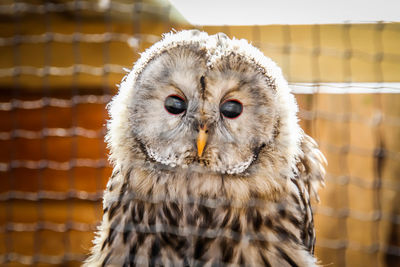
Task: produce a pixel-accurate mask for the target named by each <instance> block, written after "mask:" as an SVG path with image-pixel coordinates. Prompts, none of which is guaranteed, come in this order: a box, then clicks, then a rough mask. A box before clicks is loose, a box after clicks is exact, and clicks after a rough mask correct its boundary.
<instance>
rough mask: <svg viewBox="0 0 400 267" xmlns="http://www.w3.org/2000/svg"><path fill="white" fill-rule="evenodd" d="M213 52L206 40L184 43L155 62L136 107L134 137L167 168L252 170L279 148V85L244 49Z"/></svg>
mask: <svg viewBox="0 0 400 267" xmlns="http://www.w3.org/2000/svg"><path fill="white" fill-rule="evenodd" d="M210 38H215V39H216V41H215V44H216V47H217V46H218V45H220V46H222V43H223V42H224V40H225V38H222V39H220V38H221V36H212V37H210ZM218 42H220V44H218ZM221 42H222V43H221ZM215 49H218V47H217V48H215ZM210 57H211V56H210V53H209V51H208V50H207V48H206V46H205V45H202V44H201V43H200V44H184V45H179V46H177V47H174V48H171V49H168V50H166V51H163V52H162V53H160V54H159V55H157V56H156V57H154V58H153V59H152V60H151V61H150V62H148V63H147V65H146V66H145V68H144V69H143V71H142V72H141V73H140V75H139V76H138V77H137V80H136V82H135V84H134V88H133V91H134V94H133V97H132V99H131V100H130V102H129V105H128V110H129V120H130V124H131V125H132V128H131V130H132V136H133V138H134V139H135V140H136V141H137V142H139V143H140V146H141V148H142V151H143V153H144V154H146V156H147V157H148V158H149V159H151V160H152V161H155V162H157V163H159V165H160V166H161V167H162V166H168V168H171V167H172V168H190V169H191V170H193V171H199V172H214V173H221V174H224V173H228V174H242V173H247V172H249V171H251V169H252V166H253V165H256V164H257V158H258V156H259V154H260V153H261V152H262V150H265V149H269V150H271V149H272V147H273V146H274V138H275V137H276V136H277V134H278V131H279V129H278V127H279V122H280V119H279V113H278V110H279V108H278V104H279V103H278V99H277V94H276V88H275V87H274V86H273V85H272V82H273V81H271V79H269V78H268V77H267V76H266V75H265V74H263V73H262V71H261V70H260V68H259V67H257V66H256V64H252V63H251V62H249V61H248V60H245V59H244V57H243V56H242V55H240V54H239V53H234V52H232V53H230V54H229V55H226V56H223V57H219V58H216V59H215V58H214V59H213V62H212V64H210V60H211V58H210Z"/></svg>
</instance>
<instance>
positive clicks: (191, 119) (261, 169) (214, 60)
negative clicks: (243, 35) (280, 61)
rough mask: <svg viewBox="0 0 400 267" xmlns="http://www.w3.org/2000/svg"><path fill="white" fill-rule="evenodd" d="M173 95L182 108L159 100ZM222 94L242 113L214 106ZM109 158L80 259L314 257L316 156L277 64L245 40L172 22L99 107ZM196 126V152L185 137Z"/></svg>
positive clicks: (134, 262)
mask: <svg viewBox="0 0 400 267" xmlns="http://www.w3.org/2000/svg"><path fill="white" fill-rule="evenodd" d="M173 93H180V94H183V95H184V98H185V99H186V100H187V103H188V107H187V110H186V112H185V113H184V114H182V115H179V116H172V115H171V114H168V113H167V112H166V111H165V109H164V108H163V103H164V99H165V98H166V97H167V96H168V95H171V94H173ZM226 98H234V99H239V100H240V102H241V103H243V109H244V110H243V112H242V114H241V115H240V117H239V118H236V119H234V120H229V119H226V118H224V117H223V116H222V115H221V114H220V112H219V106H220V103H221V102H222V101H223V100H224V99H226ZM109 111H110V117H111V120H110V121H109V123H108V134H107V138H106V140H107V142H108V145H109V148H110V151H111V155H110V160H111V162H112V163H113V164H114V171H113V175H112V177H111V178H110V180H109V182H108V184H107V189H106V191H105V194H104V216H103V221H102V223H101V226H100V227H99V230H98V232H97V237H96V239H95V241H94V244H95V245H94V247H93V249H92V255H91V256H90V257H89V259H88V260H87V261H86V264H85V265H86V266H156V265H160V266H203V265H205V266H211V265H212V266H214V265H218V266H224V265H232V266H236V265H243V266H260V265H261V266H262V265H264V266H314V265H315V264H316V259H315V258H314V257H313V249H314V244H315V232H314V225H313V216H312V210H311V205H310V195H314V196H317V189H318V186H319V185H320V184H321V183H322V182H323V176H324V168H323V164H324V163H325V159H324V157H323V155H322V154H321V152H320V151H319V150H318V148H317V145H316V144H315V142H314V141H313V140H312V138H310V137H309V136H307V135H306V134H305V133H304V132H303V131H302V130H301V129H300V127H299V125H298V123H297V116H296V112H297V105H296V102H295V99H294V96H293V95H292V94H290V90H289V87H288V85H287V82H286V80H285V79H284V78H283V75H282V73H281V70H280V69H279V68H278V67H277V66H276V65H275V63H273V62H272V61H271V60H270V59H269V58H267V57H265V56H264V55H263V54H262V53H261V52H260V51H259V50H258V49H256V48H254V47H253V46H251V45H250V44H248V43H247V42H246V41H244V40H235V39H233V40H231V39H229V38H227V37H226V36H225V35H223V34H218V35H214V36H208V35H207V34H206V33H202V32H198V31H183V32H179V33H176V34H169V35H166V36H164V39H163V40H162V41H160V42H159V43H156V44H155V45H154V46H152V47H151V48H149V49H148V50H147V51H146V52H145V53H143V54H142V56H141V58H140V59H139V60H138V62H137V63H136V64H135V66H134V67H133V69H132V71H131V72H130V73H129V74H128V75H127V77H125V78H124V80H123V81H122V83H121V87H120V91H119V93H118V95H117V96H116V97H115V98H114V99H113V101H112V102H111V104H110V106H109ZM203 124H207V125H208V129H209V133H208V134H209V138H208V141H207V145H206V147H205V150H204V155H202V156H201V157H200V156H198V154H197V151H196V139H195V138H196V134H197V132H198V129H199V127H203V126H201V125H203Z"/></svg>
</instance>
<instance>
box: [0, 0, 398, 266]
mask: <svg viewBox="0 0 400 267" xmlns="http://www.w3.org/2000/svg"><path fill="white" fill-rule="evenodd" d="M0 18H1V19H0V55H1V56H0V114H1V116H0V146H1V147H2V149H1V150H0V177H1V178H0V185H1V186H0V264H1V265H4V266H19V265H41V266H42V265H43V266H49V265H58V266H75V265H80V263H81V262H82V261H83V260H84V259H85V257H86V256H87V253H88V250H89V248H90V247H91V240H92V239H93V231H94V230H95V227H96V225H98V223H99V221H100V219H101V216H102V203H101V200H102V194H103V190H104V188H105V184H106V182H107V180H108V178H109V176H110V174H111V168H110V166H109V163H108V161H107V150H106V148H105V144H104V141H103V137H104V134H105V128H104V124H105V121H106V119H107V114H106V111H105V105H106V104H107V103H108V102H109V100H110V99H111V97H112V95H114V94H115V93H116V90H117V87H116V86H115V84H117V83H119V81H120V80H121V79H122V77H123V76H124V74H125V70H124V68H128V69H129V68H131V67H132V64H133V62H135V61H136V60H137V58H138V56H139V52H141V51H143V50H144V49H145V48H147V47H149V46H150V45H151V44H153V43H154V42H156V41H158V40H159V39H160V38H161V34H162V33H164V32H169V31H171V30H172V29H176V30H180V29H187V28H199V29H201V30H204V31H207V32H209V33H210V34H213V33H216V32H225V33H226V34H228V35H229V36H231V37H233V36H235V37H236V38H246V39H248V40H249V41H251V42H252V43H253V44H254V45H255V46H257V47H258V48H260V49H261V50H262V51H263V52H264V54H265V55H267V56H269V57H271V58H272V59H273V60H274V61H276V62H277V63H278V65H280V66H281V67H282V69H283V72H284V73H285V76H286V78H287V79H288V81H289V83H290V85H291V87H292V89H293V91H294V93H295V94H296V98H297V101H298V103H299V106H300V112H299V117H300V119H301V126H302V128H303V129H304V130H305V131H306V132H307V133H308V134H310V135H311V136H312V137H313V138H314V139H316V140H317V141H318V143H319V145H320V147H321V150H322V151H323V153H324V154H325V155H326V157H327V158H328V162H329V166H328V168H327V176H326V188H324V189H322V190H321V191H320V197H321V200H322V201H321V203H319V204H316V205H314V207H313V208H314V213H315V221H316V229H317V244H316V256H317V258H318V259H319V260H320V262H321V263H322V264H323V265H329V266H346V265H347V266H400V205H399V203H400V180H399V173H400V164H399V162H400V138H399V137H400V94H399V93H400V50H399V47H400V25H399V24H398V23H382V22H376V23H369V24H340V25H339V24H337V25H284V26H283V25H270V26H228V25H227V26H203V27H200V26H193V25H189V24H188V23H187V22H185V20H184V19H183V18H182V16H180V14H179V13H178V12H177V11H176V10H175V8H174V7H173V6H171V5H170V4H169V3H168V2H167V1H155V0H154V1H151V0H148V1H145V0H143V1H135V2H132V1H122V0H118V1H117V0H116V1H107V0H100V1H91V0H87V1H86V0H76V1H69V0H53V1H40V0H23V1H16V0H15V1H13V0H4V1H1V3H0Z"/></svg>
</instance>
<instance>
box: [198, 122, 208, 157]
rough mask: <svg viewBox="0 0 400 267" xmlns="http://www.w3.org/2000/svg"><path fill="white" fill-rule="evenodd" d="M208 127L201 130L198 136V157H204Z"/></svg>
mask: <svg viewBox="0 0 400 267" xmlns="http://www.w3.org/2000/svg"><path fill="white" fill-rule="evenodd" d="M207 137H208V134H207V127H206V126H204V127H203V128H201V129H200V131H199V135H198V136H197V155H198V156H199V157H201V156H202V155H203V151H204V147H205V146H206V143H207Z"/></svg>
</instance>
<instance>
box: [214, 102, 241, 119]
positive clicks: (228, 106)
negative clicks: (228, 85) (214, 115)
mask: <svg viewBox="0 0 400 267" xmlns="http://www.w3.org/2000/svg"><path fill="white" fill-rule="evenodd" d="M219 110H220V111H221V113H222V115H224V117H226V118H228V119H235V118H237V117H239V116H240V114H242V111H243V105H242V103H240V102H239V101H238V100H227V101H225V102H224V103H222V105H221V107H220V108H219Z"/></svg>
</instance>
